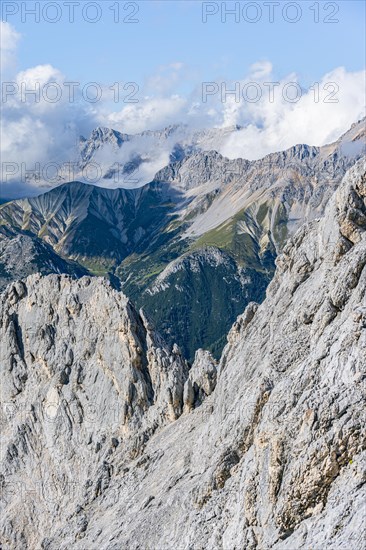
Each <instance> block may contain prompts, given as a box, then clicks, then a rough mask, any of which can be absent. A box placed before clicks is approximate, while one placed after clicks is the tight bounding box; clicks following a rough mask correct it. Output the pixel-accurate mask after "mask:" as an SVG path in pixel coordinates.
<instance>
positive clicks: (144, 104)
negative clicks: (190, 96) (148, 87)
mask: <svg viewBox="0 0 366 550" xmlns="http://www.w3.org/2000/svg"><path fill="white" fill-rule="evenodd" d="M186 108H187V100H186V99H185V98H183V97H181V96H179V95H171V96H168V97H145V98H143V99H142V101H141V102H139V103H135V104H126V106H125V107H123V109H121V111H118V112H114V113H110V114H105V113H103V114H100V115H99V116H98V120H99V122H100V124H103V125H104V126H111V127H112V128H114V129H115V130H119V131H121V132H126V133H133V134H135V133H138V132H142V131H144V130H157V129H160V128H163V127H164V126H168V125H169V124H174V123H175V122H177V121H180V120H181V118H182V116H183V113H184V110H185V109H186Z"/></svg>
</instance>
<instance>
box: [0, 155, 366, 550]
mask: <svg viewBox="0 0 366 550" xmlns="http://www.w3.org/2000/svg"><path fill="white" fill-rule="evenodd" d="M365 216H366V163H365V161H364V160H363V161H359V162H358V163H357V164H356V165H355V166H354V167H353V168H352V169H351V170H350V171H349V173H348V174H347V176H346V177H345V179H344V181H343V183H342V185H341V187H340V188H339V190H338V192H337V193H336V194H335V196H334V197H333V199H332V200H331V202H330V204H329V205H328V207H327V209H326V214H325V217H324V218H323V219H321V220H314V221H312V222H310V223H308V224H307V225H305V226H304V227H303V228H301V229H300V230H299V231H298V232H296V234H295V235H294V237H293V238H292V239H291V240H290V242H289V243H288V244H287V245H286V247H285V248H284V251H283V254H282V255H281V256H279V258H278V259H277V270H276V274H275V277H274V279H273V281H272V282H271V284H270V285H269V287H268V290H267V297H266V300H265V301H264V302H263V303H262V304H261V305H260V306H257V305H256V304H253V303H251V304H249V305H248V307H247V309H246V311H245V313H244V314H243V315H242V316H241V317H240V318H239V319H238V321H237V323H236V324H235V325H234V327H233V329H232V331H231V332H230V334H229V336H228V344H227V346H226V348H225V349H224V352H223V355H222V358H221V361H220V364H219V365H218V367H217V382H216V387H215V389H214V390H213V385H209V390H208V391H207V392H206V391H205V388H206V387H207V386H206V383H207V380H208V379H210V376H211V374H213V373H214V364H213V363H212V361H211V360H210V358H209V356H207V355H206V354H205V353H204V352H199V353H198V354H197V358H196V363H195V365H194V367H193V369H192V372H191V373H190V374H189V375H188V373H187V370H186V366H185V364H184V363H183V362H182V360H181V358H180V355H179V350H178V349H177V348H174V350H173V351H172V352H168V350H166V349H165V348H164V346H163V344H162V343H161V341H160V339H159V337H158V336H156V335H155V334H154V333H153V332H152V331H151V329H150V327H149V324H148V323H147V322H146V321H145V320H144V317H143V316H142V317H141V316H139V315H138V314H137V313H136V312H135V311H134V309H133V308H132V306H131V305H130V304H129V303H128V301H127V299H126V298H125V297H124V296H123V295H122V294H120V293H118V292H116V291H114V290H112V289H111V288H110V287H108V286H107V285H106V283H105V282H103V281H102V280H100V279H95V280H93V281H90V280H89V279H87V278H83V279H81V280H80V281H78V282H75V281H74V282H73V281H70V280H69V279H67V278H65V277H56V276H49V277H46V278H40V277H36V276H33V277H30V278H28V279H27V280H26V282H25V283H24V284H21V283H20V284H18V286H10V287H8V289H7V291H6V293H4V294H3V295H2V310H1V316H0V319H1V328H0V331H1V341H2V342H4V344H3V345H2V346H1V363H0V364H1V382H2V383H1V391H2V403H3V404H4V405H3V414H2V445H1V449H2V476H3V477H2V478H1V479H2V485H3V493H2V501H1V504H2V510H1V520H2V522H1V533H2V544H3V547H4V548H6V549H8V548H43V549H50V550H51V549H52V550H53V549H55V550H56V549H57V550H58V549H66V548H70V547H72V548H76V549H80V550H81V549H86V548H87V549H88V550H89V549H90V550H94V549H97V548H98V549H103V550H104V549H105V550H107V549H108V550H117V549H118V550H119V549H121V548H128V549H131V550H137V549H144V550H145V549H149V550H157V549H159V550H160V549H164V550H165V549H169V550H170V549H172V548H174V549H178V550H203V549H210V550H216V549H218V548H222V549H224V550H233V549H242V548H245V549H246V550H247V549H250V550H251V549H260V550H267V549H270V548H274V549H278V550H279V549H281V550H285V549H287V550H294V549H296V550H301V549H304V550H305V549H309V548H316V549H323V548H324V549H325V548H327V549H332V550H339V549H340V548H345V549H346V548H347V550H359V549H361V548H363V545H364V540H365V530H364V528H365V523H364V502H365V478H366V476H365V463H366V460H365V459H366V438H365V421H364V420H365V419H364V412H363V411H364V410H365V408H364V406H365V384H364V381H365V378H366V372H365V369H366V330H365V329H366V299H365V289H366V269H365V266H366V224H365ZM187 378H188V379H190V380H191V385H192V386H193V385H194V383H193V384H192V381H193V382H195V383H196V385H197V387H198V388H201V389H203V390H204V393H205V398H204V400H203V402H202V404H200V405H199V404H197V406H194V407H192V406H191V405H190V406H189V407H188V408H187V407H186V408H185V410H184V411H183V400H186V398H187V396H189V394H190V392H189V391H188V389H187V385H186V386H185V388H184V384H185V383H186V384H187ZM212 390H213V391H212ZM211 391H212V393H211V394H210V392H211ZM209 394H210V395H209ZM188 403H190V404H192V399H191V398H189V399H188ZM193 403H194V402H193ZM91 406H94V407H95V408H96V415H95V416H93V415H91V413H90V410H91ZM24 409H25V411H26V412H24ZM116 409H117V413H116ZM187 409H188V410H189V412H188V410H187ZM182 412H183V414H182ZM17 484H18V485H17Z"/></svg>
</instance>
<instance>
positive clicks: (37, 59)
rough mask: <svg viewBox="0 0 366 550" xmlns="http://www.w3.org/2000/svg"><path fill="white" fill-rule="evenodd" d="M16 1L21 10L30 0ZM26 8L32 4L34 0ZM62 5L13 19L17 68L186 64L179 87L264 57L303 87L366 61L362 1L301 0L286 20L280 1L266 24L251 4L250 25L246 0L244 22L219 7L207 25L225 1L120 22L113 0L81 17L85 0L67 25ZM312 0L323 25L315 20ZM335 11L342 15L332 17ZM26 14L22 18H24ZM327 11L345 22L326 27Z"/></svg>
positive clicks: (142, 76) (134, 69)
mask: <svg viewBox="0 0 366 550" xmlns="http://www.w3.org/2000/svg"><path fill="white" fill-rule="evenodd" d="M11 4H14V2H11ZM17 4H18V5H19V8H20V4H24V2H23V3H21V2H18V3H17ZM26 4H27V7H28V8H29V9H30V8H31V7H32V6H34V4H35V2H26ZM40 4H41V6H42V5H44V4H45V2H43V3H42V2H40ZM58 4H59V6H60V10H61V11H60V14H61V19H60V21H58V22H56V23H50V22H47V21H45V20H44V18H43V17H42V16H41V18H40V19H41V20H40V22H39V23H35V22H34V17H33V16H32V15H26V14H25V12H24V10H21V9H19V12H18V13H17V14H15V15H13V16H11V15H9V16H8V17H7V20H8V22H9V23H11V24H12V25H13V26H14V27H15V28H16V30H17V31H18V32H20V33H21V35H22V39H21V41H20V43H19V46H18V62H19V65H18V67H19V69H20V70H24V69H26V68H27V67H31V66H34V65H37V64H51V65H53V66H55V67H57V68H58V69H59V70H60V71H62V73H63V74H65V75H67V76H68V77H69V78H71V79H75V80H78V81H81V82H88V81H95V80H96V81H98V82H104V83H105V84H113V82H115V81H116V80H119V81H135V82H138V83H139V84H140V85H143V84H144V82H145V80H146V78H148V77H149V76H150V75H152V74H154V73H155V72H156V70H158V68H159V67H160V66H166V65H169V64H171V63H176V62H180V63H183V64H184V65H185V66H186V71H185V74H184V80H185V83H184V82H182V81H180V82H179V83H178V84H177V87H179V88H180V89H177V91H180V90H181V89H182V88H183V89H184V87H185V86H186V87H188V86H189V85H190V83H194V82H195V81H197V80H213V79H215V78H220V77H222V78H228V79H240V78H242V77H243V76H244V75H245V74H247V72H248V69H249V67H250V65H252V64H253V63H255V62H257V61H258V60H270V61H271V63H272V65H273V69H274V76H275V77H278V78H282V77H284V76H285V75H287V74H289V73H291V72H296V73H297V74H298V75H299V78H300V80H301V82H302V83H303V84H304V85H305V86H307V85H309V84H311V83H312V82H314V81H316V80H318V79H319V78H321V76H323V75H324V74H325V73H327V72H328V71H331V70H332V69H334V68H335V67H338V66H344V67H346V69H347V70H349V71H356V70H360V69H362V68H364V64H365V55H364V48H365V38H364V22H365V3H364V2H362V1H359V0H356V1H354V0H345V1H340V2H339V1H338V2H326V1H323V2H314V1H313V0H311V1H304V0H302V1H300V2H297V5H298V6H300V7H301V11H302V16H301V18H300V20H299V21H298V22H296V23H289V22H287V21H285V18H284V17H285V16H287V17H288V18H289V19H295V18H296V12H295V11H294V10H295V8H291V7H287V11H286V13H285V16H284V15H283V14H282V10H283V6H284V5H285V4H289V3H288V2H284V1H283V0H282V1H281V6H274V7H273V9H274V22H273V23H270V22H269V10H270V8H269V6H265V4H264V3H263V2H257V3H254V4H257V5H259V6H260V8H261V9H262V14H261V16H260V18H259V21H258V22H256V23H249V22H248V21H246V20H245V18H244V17H246V18H247V19H250V20H253V19H255V17H256V13H257V16H258V17H259V14H260V12H255V11H254V10H255V9H256V8H254V7H253V8H250V7H249V6H248V2H240V3H239V4H240V9H241V10H242V9H243V8H245V5H246V4H247V7H246V9H247V12H245V14H246V15H244V16H243V13H242V12H241V13H240V20H239V22H238V23H236V22H235V20H234V16H230V15H227V21H226V22H222V21H221V19H222V17H221V15H222V14H221V12H220V9H219V12H218V13H217V14H214V15H211V16H209V15H208V16H207V23H205V24H204V23H203V22H202V10H207V11H210V10H214V9H215V8H214V5H215V4H217V6H218V7H219V6H220V4H221V2H217V3H215V2H211V3H206V5H207V6H208V7H206V8H205V7H204V6H203V4H205V3H202V2H199V1H197V0H194V1H185V0H178V1H169V0H165V1H152V0H147V1H142V2H136V3H135V4H138V8H139V10H138V13H137V14H136V16H134V17H132V16H131V18H134V19H138V20H139V22H138V23H124V22H122V21H121V22H120V23H114V21H113V17H114V15H113V13H114V12H112V10H111V9H110V8H111V6H113V5H115V4H116V2H114V1H109V0H104V1H103V2H99V6H100V9H101V13H102V17H101V19H100V21H98V22H96V23H90V22H86V21H84V20H83V17H82V8H83V5H85V4H87V2H85V1H84V2H83V1H81V2H80V5H79V6H76V7H75V12H74V13H75V22H74V23H71V24H70V23H69V21H68V19H69V18H68V14H69V11H68V10H69V8H67V7H66V6H65V5H64V2H62V1H60V2H58ZM119 4H120V14H121V15H120V18H121V19H122V18H123V17H126V15H127V16H128V14H129V13H132V11H133V10H134V7H133V6H130V7H129V6H128V2H123V1H122V2H119ZM209 4H211V5H209ZM224 4H225V3H224ZM316 4H318V5H319V19H320V22H319V23H315V22H314V18H315V8H316ZM234 5H235V2H226V6H227V9H228V10H229V9H232V8H233V7H234ZM312 6H313V8H312V9H311V7H312ZM336 7H338V8H339V11H338V13H336V14H335V15H333V12H334V11H335V8H336ZM126 8H127V9H126ZM3 9H4V8H3ZM10 10H11V8H9V11H10ZM48 10H49V11H47V14H46V17H48V18H49V19H52V18H54V17H55V14H56V12H55V11H53V10H52V8H51V7H50V8H48ZM22 11H23V13H21V12H22ZM3 13H4V12H3ZM86 13H87V16H88V17H89V18H91V19H92V18H94V14H95V13H96V11H94V10H93V8H92V7H91V8H88V11H87V12H86ZM22 15H23V16H25V19H26V21H25V22H22V21H21V16H22ZM327 17H328V18H329V19H338V20H339V22H338V23H325V22H324V20H325V19H326V18H327ZM187 81H188V84H187Z"/></svg>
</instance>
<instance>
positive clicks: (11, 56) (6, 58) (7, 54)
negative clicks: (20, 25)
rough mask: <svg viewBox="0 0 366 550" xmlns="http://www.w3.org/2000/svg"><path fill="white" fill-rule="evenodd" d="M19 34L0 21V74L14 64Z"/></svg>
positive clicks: (8, 24)
mask: <svg viewBox="0 0 366 550" xmlns="http://www.w3.org/2000/svg"><path fill="white" fill-rule="evenodd" d="M19 39H20V34H19V33H18V32H17V31H16V30H15V29H14V27H12V26H11V25H10V23H7V22H5V21H0V56H1V72H2V73H4V72H6V71H7V70H8V69H9V68H11V67H12V66H13V65H14V64H15V60H16V57H15V56H16V48H17V44H18V41H19Z"/></svg>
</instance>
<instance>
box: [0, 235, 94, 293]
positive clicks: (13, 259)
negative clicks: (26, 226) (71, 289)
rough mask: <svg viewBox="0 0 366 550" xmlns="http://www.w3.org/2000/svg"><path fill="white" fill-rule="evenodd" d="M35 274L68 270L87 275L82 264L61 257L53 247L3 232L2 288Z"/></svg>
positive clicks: (0, 242)
mask: <svg viewBox="0 0 366 550" xmlns="http://www.w3.org/2000/svg"><path fill="white" fill-rule="evenodd" d="M32 273H41V274H42V275H48V274H50V273H65V274H67V275H71V276H73V277H75V278H78V277H82V276H83V275H87V274H88V271H87V270H86V269H84V268H83V267H81V266H80V265H78V264H76V263H74V262H71V261H66V260H65V259H64V258H61V257H60V256H58V255H57V254H56V253H55V252H54V250H53V249H52V247H51V246H49V245H47V244H46V243H45V242H43V241H42V240H41V239H38V238H36V237H30V236H29V235H23V234H16V235H15V236H14V235H11V234H10V235H9V236H4V235H0V291H1V290H4V288H5V287H6V286H7V285H8V284H9V283H10V282H11V281H14V280H17V279H24V278H25V277H27V276H28V275H31V274H32Z"/></svg>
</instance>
